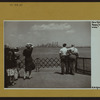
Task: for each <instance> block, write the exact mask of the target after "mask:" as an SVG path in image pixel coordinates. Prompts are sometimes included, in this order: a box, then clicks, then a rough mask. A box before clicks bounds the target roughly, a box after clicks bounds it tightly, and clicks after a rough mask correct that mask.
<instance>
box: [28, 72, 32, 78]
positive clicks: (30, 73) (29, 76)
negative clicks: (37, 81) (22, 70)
mask: <svg viewBox="0 0 100 100" xmlns="http://www.w3.org/2000/svg"><path fill="white" fill-rule="evenodd" d="M31 72H32V70H30V71H29V78H32V76H31Z"/></svg>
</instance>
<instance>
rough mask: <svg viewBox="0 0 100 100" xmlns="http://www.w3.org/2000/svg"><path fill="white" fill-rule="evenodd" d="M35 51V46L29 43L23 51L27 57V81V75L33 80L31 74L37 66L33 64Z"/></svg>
mask: <svg viewBox="0 0 100 100" xmlns="http://www.w3.org/2000/svg"><path fill="white" fill-rule="evenodd" d="M32 51H33V46H32V44H30V43H27V45H26V49H25V50H24V51H23V55H24V56H25V75H24V79H26V75H27V73H29V74H28V76H27V77H28V78H29V79H30V78H32V77H31V72H32V70H33V69H34V67H35V65H34V63H33V59H32V57H31V54H32Z"/></svg>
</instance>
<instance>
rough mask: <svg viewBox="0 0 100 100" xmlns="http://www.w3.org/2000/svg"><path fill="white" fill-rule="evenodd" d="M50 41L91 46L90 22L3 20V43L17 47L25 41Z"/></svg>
mask: <svg viewBox="0 0 100 100" xmlns="http://www.w3.org/2000/svg"><path fill="white" fill-rule="evenodd" d="M52 42H58V44H59V45H62V44H63V43H67V45H68V46H70V45H71V44H74V45H76V46H91V23H90V22H89V21H66V20H65V21H60V20H59V21H55V20H54V21H53V20H50V21H5V22H4V44H8V45H10V46H12V47H18V46H25V45H26V43H32V44H33V45H37V44H43V43H44V44H46V43H52Z"/></svg>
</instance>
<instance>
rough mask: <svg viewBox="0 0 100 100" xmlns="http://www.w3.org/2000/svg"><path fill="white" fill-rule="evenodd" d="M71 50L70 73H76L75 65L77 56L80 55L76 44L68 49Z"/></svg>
mask: <svg viewBox="0 0 100 100" xmlns="http://www.w3.org/2000/svg"><path fill="white" fill-rule="evenodd" d="M68 51H69V67H70V74H72V75H74V74H75V66H76V60H77V57H79V52H78V49H77V48H76V47H75V45H71V47H70V48H69V49H68Z"/></svg>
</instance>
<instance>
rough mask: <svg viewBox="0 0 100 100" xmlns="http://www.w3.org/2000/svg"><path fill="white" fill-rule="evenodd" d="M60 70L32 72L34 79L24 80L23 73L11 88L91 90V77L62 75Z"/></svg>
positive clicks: (50, 69) (45, 69) (49, 69)
mask: <svg viewBox="0 0 100 100" xmlns="http://www.w3.org/2000/svg"><path fill="white" fill-rule="evenodd" d="M60 72H61V69H60V68H41V69H40V70H39V72H36V70H34V71H32V78H31V79H26V80H23V75H24V71H23V70H22V71H21V78H19V79H18V80H17V81H16V84H15V85H14V86H10V87H9V88H41V89H43V88H64V89H65V88H90V87H91V76H90V75H83V74H78V73H75V75H70V74H64V75H61V74H60Z"/></svg>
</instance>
